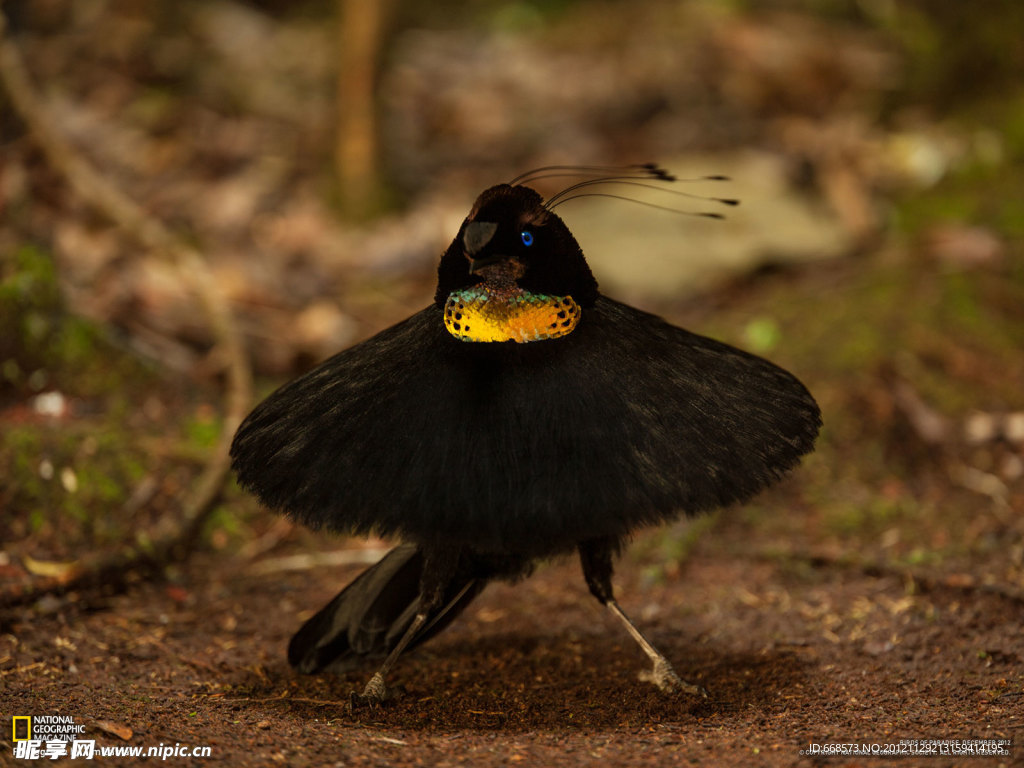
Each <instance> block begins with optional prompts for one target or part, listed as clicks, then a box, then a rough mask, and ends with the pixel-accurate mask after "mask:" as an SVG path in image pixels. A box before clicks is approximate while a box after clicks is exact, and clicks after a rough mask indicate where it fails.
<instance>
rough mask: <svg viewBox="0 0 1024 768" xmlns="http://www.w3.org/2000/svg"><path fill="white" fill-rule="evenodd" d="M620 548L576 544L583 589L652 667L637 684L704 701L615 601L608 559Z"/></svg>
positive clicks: (612, 543) (598, 542) (606, 542)
mask: <svg viewBox="0 0 1024 768" xmlns="http://www.w3.org/2000/svg"><path fill="white" fill-rule="evenodd" d="M620 544H621V542H620V541H619V540H618V539H616V538H611V537H607V538H600V539H588V540H587V541H584V542H581V543H580V545H579V552H580V563H581V564H582V566H583V578H584V579H586V581H587V586H588V587H590V593H591V594H592V595H593V596H594V597H596V598H597V599H598V600H599V601H600V602H601V604H602V605H605V606H607V607H608V609H609V610H610V611H611V612H612V614H613V615H614V616H615V617H616V618H618V619H619V620H620V621H621V622H622V623H623V624H624V625H625V626H626V630H627V631H628V632H629V634H630V635H632V637H633V639H634V640H636V642H637V645H639V646H640V647H641V648H642V649H643V652H644V653H646V654H647V658H649V659H650V660H651V662H652V664H653V665H654V666H653V668H652V669H651V670H650V671H649V672H641V673H640V679H641V680H646V681H648V682H651V683H654V684H655V685H656V686H658V687H659V688H660V689H661V690H663V691H682V692H684V693H690V694H693V695H695V696H705V697H706V696H707V692H706V691H705V690H704V689H703V688H701V687H700V686H697V685H694V684H692V683H687V682H685V681H684V680H682V679H681V678H680V677H679V675H677V674H676V671H675V670H674V669H672V665H671V664H669V663H668V659H666V658H665V657H664V656H662V655H661V653H660V652H659V651H658V649H657V648H655V647H654V646H653V645H651V642H650V641H649V640H648V639H647V638H646V637H644V636H643V633H642V632H641V631H640V630H639V629H637V627H636V625H635V624H634V623H633V622H632V621H630V620H629V617H628V616H627V615H626V614H625V612H624V611H623V610H622V608H620V607H619V604H618V603H617V602H616V601H615V595H614V592H613V591H612V571H613V566H612V558H613V557H614V556H615V554H616V553H617V552H618V549H619V546H620Z"/></svg>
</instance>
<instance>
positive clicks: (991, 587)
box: [755, 552, 1024, 605]
mask: <svg viewBox="0 0 1024 768" xmlns="http://www.w3.org/2000/svg"><path fill="white" fill-rule="evenodd" d="M755 555H756V556H759V557H761V558H763V559H766V560H773V561H777V560H780V559H786V560H793V561H796V562H801V563H806V564H807V565H809V566H811V567H812V568H821V569H828V568H837V569H844V570H852V571H857V572H859V573H861V574H863V575H865V576H869V577H871V578H875V579H879V578H885V577H890V578H897V579H900V580H901V581H904V582H906V581H910V582H913V584H914V586H915V587H916V588H917V589H919V590H920V591H921V592H938V591H941V590H952V591H956V592H963V593H966V594H986V595H995V596H996V597H999V598H1001V599H1003V600H1007V601H1009V602H1012V603H1017V604H1019V605H1024V592H1022V591H1021V590H1018V589H1013V588H1012V587H1009V586H1005V585H1000V584H984V583H977V582H974V581H970V582H963V583H962V582H960V581H957V580H954V579H950V578H948V577H947V578H943V577H942V576H937V575H933V574H929V573H925V572H922V571H920V570H918V569H913V568H908V567H904V566H899V565H894V564H891V563H885V562H881V561H875V560H867V559H864V558H859V557H851V558H844V557H836V556H835V555H831V554H824V553H813V552H786V553H772V552H757V553H755Z"/></svg>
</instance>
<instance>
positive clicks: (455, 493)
mask: <svg viewBox="0 0 1024 768" xmlns="http://www.w3.org/2000/svg"><path fill="white" fill-rule="evenodd" d="M820 425H821V417H820V412H819V410H818V407H817V405H816V404H815V402H814V400H813V398H812V397H811V395H810V394H809V393H808V391H807V390H806V389H805V388H804V386H803V385H802V384H801V383H800V382H799V381H798V380H797V379H796V378H794V377H793V376H792V375H790V374H789V373H787V372H786V371H784V370H782V369H781V368H779V367H777V366H775V365H773V364H772V363H769V362H767V361H766V360H763V359H761V358H759V357H756V356H754V355H750V354H748V353H746V352H742V351H740V350H738V349H735V348H733V347H730V346H728V345H726V344H722V343H719V342H716V341H713V340H711V339H707V338H704V337H702V336H698V335H696V334H693V333H690V332H688V331H685V330H683V329H681V328H677V327H675V326H672V325H669V324H668V323H666V322H664V321H663V320H661V319H660V318H658V317H655V316H654V315H650V314H647V313H645V312H641V311H639V310H637V309H634V308H632V307H629V306H627V305H624V304H621V303H619V302H616V301H613V300H611V299H608V298H604V297H599V298H598V299H597V301H596V303H595V305H594V306H593V307H592V308H589V309H586V310H584V313H583V317H582V319H581V321H580V323H579V326H578V327H577V328H576V329H575V330H574V331H573V332H572V333H570V334H569V335H567V336H565V337H562V338H559V339H551V340H546V341H538V342H533V343H529V344H516V343H514V342H503V343H473V342H463V341H459V340H457V339H455V338H454V337H452V336H451V335H450V334H449V333H448V332H447V331H446V330H445V327H444V323H443V320H442V310H441V309H440V308H439V307H437V306H436V305H435V306H431V307H428V308H427V309H424V310H423V311H421V312H419V313H417V314H415V315H413V316H412V317H410V318H409V319H408V320H406V321H404V322H402V323H400V324H398V325H395V326H393V327H391V328H389V329H387V330H385V331H382V332H381V333H379V334H377V335H376V336H374V337H372V338H370V339H368V340H367V341H364V342H362V343H361V344H358V345H356V346H354V347H352V348H350V349H347V350H345V351H343V352H341V353H339V354H337V355H335V356H334V357H332V358H330V359H329V360H327V361H325V362H324V363H322V364H321V365H320V366H319V367H317V368H315V369H314V370H312V371H310V372H309V373H307V374H305V375H304V376H302V377H300V378H298V379H296V380H295V381H292V382H291V383H289V384H286V385H285V386H283V387H282V388H280V389H279V390H277V391H276V392H275V393H273V394H272V395H271V396H270V397H268V398H267V399H266V400H265V401H264V402H263V403H262V404H260V405H259V406H258V407H257V408H256V409H255V410H254V411H253V412H252V413H251V414H250V415H249V417H248V418H247V419H246V420H245V422H244V423H243V424H242V426H241V428H240V429H239V430H238V433H237V435H236V437H235V441H234V444H233V445H232V449H231V455H232V458H233V462H234V468H235V470H236V472H237V473H238V478H239V482H240V483H241V485H242V486H243V487H245V488H247V489H249V490H250V491H252V492H253V493H255V494H256V495H257V496H258V497H259V498H260V499H261V500H262V501H263V502H264V503H265V504H267V505H268V506H270V507H272V508H276V509H279V510H282V511H284V512H286V513H288V514H289V515H291V516H292V517H293V518H295V519H297V520H298V521H300V522H302V523H305V524H306V525H310V526H312V527H326V528H328V529H331V530H335V531H339V532H345V533H354V534H368V533H377V534H381V535H391V536H397V537H400V538H402V539H404V540H406V541H411V542H416V543H419V544H428V545H429V544H431V543H435V544H443V545H448V546H451V545H463V546H466V547H468V548H470V549H471V550H473V551H476V552H482V553H487V552H494V553H512V552H514V553H517V554H522V555H524V556H527V557H534V556H543V555H548V554H553V553H556V552H559V551H563V550H568V549H571V548H573V547H574V546H575V545H576V544H577V543H578V542H579V541H580V540H582V539H587V538H593V537H600V536H615V537H620V536H624V535H626V534H627V533H629V532H630V531H631V530H633V529H636V528H638V527H640V526H644V525H649V524H654V523H658V522H662V521H665V520H668V519H672V518H675V517H678V516H680V515H682V514H692V513H696V512H699V511H701V510H707V509H711V508H714V507H719V506H723V505H726V504H730V503H732V502H737V501H741V500H743V499H746V498H749V497H750V496H752V495H753V494H755V493H756V492H757V491H758V490H760V489H761V488H763V487H764V486H766V485H768V484H769V483H771V482H772V481H774V480H775V479H777V478H778V477H779V476H780V475H781V474H782V473H784V472H785V471H786V470H788V469H790V468H791V467H792V466H794V465H795V464H796V463H797V461H798V459H799V458H800V457H801V456H802V455H803V454H805V453H807V452H809V451H810V450H811V448H812V447H813V443H814V439H815V437H816V435H817V433H818V429H819V427H820Z"/></svg>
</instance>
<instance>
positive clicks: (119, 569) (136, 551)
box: [0, 2, 252, 605]
mask: <svg viewBox="0 0 1024 768" xmlns="http://www.w3.org/2000/svg"><path fill="white" fill-rule="evenodd" d="M0 6H2V2H0ZM0 82H2V83H3V86H4V88H5V89H6V91H7V94H8V97H9V100H10V103H11V106H12V107H13V108H14V110H15V111H16V112H17V114H18V115H19V116H20V118H21V119H22V120H23V121H24V123H25V125H26V126H27V128H28V130H29V134H30V136H31V138H32V140H33V141H34V142H35V143H36V144H37V145H38V146H39V148H40V149H41V150H42V151H43V153H44V155H45V156H46V159H47V161H48V162H49V164H50V165H51V166H52V167H53V169H54V170H56V171H58V172H59V173H60V174H61V175H63V176H64V178H65V179H67V181H68V183H69V184H70V185H71V187H72V188H73V189H74V190H75V192H76V193H77V194H78V195H79V197H81V198H82V199H83V200H84V201H85V202H86V203H88V204H89V205H91V206H92V207H94V208H95V209H96V210H97V211H99V212H100V213H101V214H103V215H104V216H106V217H107V218H108V219H110V221H112V222H113V223H114V224H116V225H117V226H119V227H121V228H122V229H123V230H124V231H125V232H127V233H128V234H129V235H131V236H132V237H134V238H135V239H136V240H138V241H139V242H140V243H141V244H142V245H143V246H145V247H147V248H149V249H151V250H154V251H157V252H159V253H161V254H163V255H164V256H166V257H167V258H168V259H170V260H172V261H173V262H174V263H175V264H176V265H177V267H178V269H179V270H180V271H181V273H182V275H183V276H185V278H186V279H188V280H191V281H192V284H193V287H194V289H195V291H196V293H197V295H198V296H199V299H200V301H201V303H202V306H203V311H204V312H205V314H206V318H207V321H208V322H209V325H210V330H211V333H212V335H213V337H214V340H215V344H216V345H217V347H218V348H219V351H220V352H221V353H222V355H223V359H224V361H225V366H226V374H227V387H226V391H225V403H224V424H223V430H222V432H221V435H220V439H219V440H218V442H217V445H216V447H215V449H214V451H213V453H212V454H211V455H210V457H209V460H208V461H207V463H206V466H205V467H204V469H203V472H202V474H201V475H200V476H199V477H198V479H197V480H196V482H195V486H194V488H193V492H192V495H191V497H190V498H188V499H187V500H186V501H185V503H184V504H183V510H182V517H181V521H180V524H179V525H178V526H177V529H176V530H175V531H174V532H173V533H172V534H170V535H168V536H166V537H165V538H163V539H161V540H159V541H157V542H155V543H154V544H153V545H152V546H150V547H146V548H143V547H141V546H136V547H133V548H132V549H130V550H129V551H127V552H125V553H119V554H117V555H115V556H113V557H109V556H108V557H106V558H104V559H98V560H96V561H94V562H90V563H88V564H83V565H82V566H81V567H80V568H77V569H75V573H74V574H72V575H71V576H70V577H65V578H63V579H49V580H46V582H45V583H35V584H32V585H31V586H30V587H28V588H27V589H25V590H17V591H16V592H15V593H14V594H0V605H2V604H12V603H23V602H26V601H28V600H31V599H34V598H35V597H38V596H40V595H42V594H46V593H48V592H55V591H67V590H70V589H73V588H79V587H84V586H88V585H90V584H100V583H104V582H105V583H107V584H109V583H110V582H111V581H112V580H113V581H115V582H117V581H123V578H124V576H125V575H126V572H131V571H139V570H143V569H147V568H154V567H157V568H159V567H160V566H161V565H163V564H165V563H167V562H170V561H171V560H176V559H183V558H184V557H186V556H187V554H188V553H189V551H190V550H191V549H192V546H193V544H194V543H195V541H196V538H197V537H198V535H199V533H200V531H201V530H202V527H203V524H204V523H205V522H206V520H207V518H208V516H209V514H210V512H211V510H212V509H213V506H214V503H215V502H216V500H217V497H218V496H219V494H220V492H221V489H222V487H223V485H224V480H225V478H226V477H227V473H228V471H229V469H230V458H229V456H228V451H229V448H230V446H231V437H232V435H233V434H234V432H235V430H236V429H237V428H238V425H239V424H240V423H241V421H242V419H243V418H244V416H245V413H246V410H247V409H248V407H249V405H250V403H251V400H252V373H251V370H250V368H249V363H248V360H247V358H246V355H245V349H244V345H243V343H242V338H241V335H240V334H239V332H238V328H237V327H236V325H235V321H234V317H233V315H232V313H231V310H230V308H229V307H228V305H227V301H226V299H225V298H224V295H223V293H222V292H221V291H220V289H219V287H218V286H217V283H216V280H215V279H214V277H213V275H212V273H211V272H210V269H209V268H208V266H207V264H206V262H205V260H204V259H203V257H202V256H201V255H200V253H199V251H198V250H196V248H194V247H193V246H192V245H190V244H189V243H188V242H186V241H185V240H184V238H182V237H181V236H180V235H178V234H177V233H175V232H172V231H171V230H170V229H168V228H167V227H166V226H165V225H164V224H163V222H161V221H159V220H157V219H156V218H154V217H153V216H152V215H150V214H149V213H147V212H146V211H145V210H143V209H142V208H141V207H140V206H139V205H138V203H136V202H135V201H134V200H133V199H132V198H130V197H129V196H128V195H126V194H125V193H124V192H122V191H121V190H120V189H118V188H117V187H115V186H114V185H113V184H111V183H110V182H109V181H107V179H106V178H104V177H103V176H101V175H100V174H99V173H98V172H97V171H96V169H95V168H94V167H93V166H92V165H91V164H90V163H89V162H88V160H86V158H84V157H83V156H82V155H81V154H80V153H79V152H78V151H76V149H75V148H74V147H73V146H72V145H71V144H70V143H69V142H68V141H67V139H66V138H65V137H64V136H63V135H62V134H61V133H60V132H59V131H58V130H55V128H54V122H53V120H52V119H50V118H49V117H48V116H47V114H46V109H45V107H44V106H43V104H42V103H41V102H40V100H39V98H38V96H37V93H36V90H35V88H34V87H33V85H32V82H31V80H30V78H29V75H28V72H27V71H26V68H25V64H24V62H23V60H22V58H21V55H20V53H19V51H18V49H17V47H16V46H15V44H14V43H13V41H12V40H11V39H10V37H9V36H8V34H7V19H6V17H5V16H4V13H3V10H2V7H0Z"/></svg>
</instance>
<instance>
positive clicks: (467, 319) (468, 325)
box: [444, 286, 580, 344]
mask: <svg viewBox="0 0 1024 768" xmlns="http://www.w3.org/2000/svg"><path fill="white" fill-rule="evenodd" d="M579 321H580V308H579V305H578V304H577V303H576V302H575V301H573V300H572V297H571V296H546V295H544V294H537V293H529V292H527V291H517V292H515V293H512V294H511V295H501V294H498V293H495V292H488V291H487V290H486V289H484V288H483V287H481V286H474V287H472V288H466V289H463V290H461V291H453V292H452V293H451V294H449V296H448V301H447V302H445V305H444V327H445V328H447V329H448V333H450V334H451V335H452V336H454V337H455V338H457V339H459V340H461V341H516V342H519V343H520V344H525V343H527V342H530V341H541V340H543V339H557V338H558V337H559V336H565V335H566V334H569V333H572V331H573V329H574V328H575V327H576V325H577V323H579Z"/></svg>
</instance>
